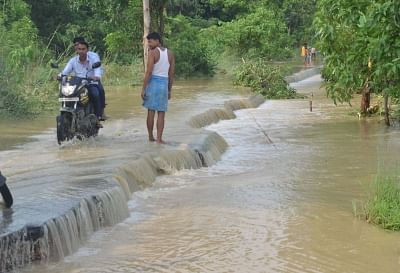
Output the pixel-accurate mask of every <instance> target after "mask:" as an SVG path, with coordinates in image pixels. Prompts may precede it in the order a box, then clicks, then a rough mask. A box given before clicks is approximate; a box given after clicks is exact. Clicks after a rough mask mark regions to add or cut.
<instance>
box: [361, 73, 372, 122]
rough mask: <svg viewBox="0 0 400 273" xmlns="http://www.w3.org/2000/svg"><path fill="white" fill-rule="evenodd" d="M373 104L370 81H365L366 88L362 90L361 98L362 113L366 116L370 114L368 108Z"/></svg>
mask: <svg viewBox="0 0 400 273" xmlns="http://www.w3.org/2000/svg"><path fill="white" fill-rule="evenodd" d="M370 103H371V92H370V89H369V84H368V79H367V80H366V81H365V85H364V88H363V90H362V97H361V107H360V108H361V109H360V112H361V114H363V115H366V114H367V112H368V108H369V107H370Z"/></svg>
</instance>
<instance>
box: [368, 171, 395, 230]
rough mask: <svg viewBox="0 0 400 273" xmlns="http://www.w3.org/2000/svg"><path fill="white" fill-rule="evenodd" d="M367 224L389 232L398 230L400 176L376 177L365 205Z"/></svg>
mask: <svg viewBox="0 0 400 273" xmlns="http://www.w3.org/2000/svg"><path fill="white" fill-rule="evenodd" d="M364 210H365V217H366V220H367V222H369V223H373V224H376V225H379V226H381V227H383V228H384V229H389V230H396V231H398V230H400V176H398V175H391V176H382V175H378V176H377V177H376V179H375V180H374V182H373V183H372V194H371V195H370V197H369V200H368V202H367V203H366V204H365V208H364Z"/></svg>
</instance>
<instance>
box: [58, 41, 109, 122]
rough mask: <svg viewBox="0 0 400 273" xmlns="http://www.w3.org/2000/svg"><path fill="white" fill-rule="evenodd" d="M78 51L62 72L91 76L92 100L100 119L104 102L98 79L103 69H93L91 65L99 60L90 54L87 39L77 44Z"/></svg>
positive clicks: (89, 88) (78, 75)
mask: <svg viewBox="0 0 400 273" xmlns="http://www.w3.org/2000/svg"><path fill="white" fill-rule="evenodd" d="M76 51H77V53H78V55H77V56H74V57H72V58H71V59H70V60H69V61H68V63H67V65H66V66H65V68H64V70H63V71H62V72H61V75H62V76H67V75H69V74H70V73H72V72H73V73H74V74H75V76H77V77H81V78H86V77H87V78H89V79H92V80H93V81H92V82H91V83H90V85H89V86H88V91H89V97H90V100H91V101H92V102H93V105H94V113H95V115H96V116H97V118H98V119H99V120H100V119H101V116H102V112H103V110H102V103H101V100H100V90H99V85H98V83H97V82H96V81H98V80H100V79H101V69H100V68H95V69H93V70H91V67H92V65H93V64H94V63H96V62H97V61H98V60H97V59H95V58H93V55H89V54H88V51H89V44H88V43H87V42H85V41H79V42H78V44H77V46H76ZM97 126H98V127H99V128H102V127H103V126H102V125H101V124H100V122H98V123H97Z"/></svg>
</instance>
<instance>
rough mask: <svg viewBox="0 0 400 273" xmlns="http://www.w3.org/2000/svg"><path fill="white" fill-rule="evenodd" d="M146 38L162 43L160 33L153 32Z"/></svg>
mask: <svg viewBox="0 0 400 273" xmlns="http://www.w3.org/2000/svg"><path fill="white" fill-rule="evenodd" d="M146 38H147V40H150V39H152V40H158V41H159V42H160V43H161V35H160V34H159V33H158V32H152V33H150V34H149V35H147V37H146Z"/></svg>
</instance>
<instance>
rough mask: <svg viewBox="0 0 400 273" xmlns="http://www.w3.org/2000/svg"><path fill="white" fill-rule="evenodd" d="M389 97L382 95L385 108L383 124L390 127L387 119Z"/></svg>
mask: <svg viewBox="0 0 400 273" xmlns="http://www.w3.org/2000/svg"><path fill="white" fill-rule="evenodd" d="M388 104H389V95H387V94H385V95H384V107H385V124H386V125H387V126H390V119H389V106H388Z"/></svg>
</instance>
